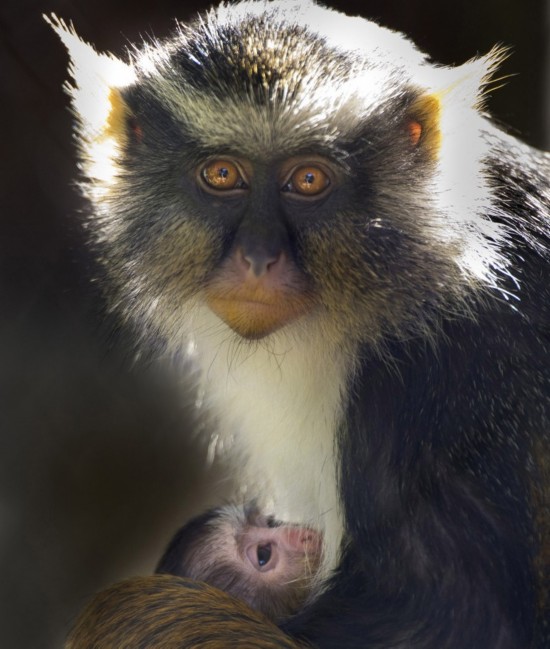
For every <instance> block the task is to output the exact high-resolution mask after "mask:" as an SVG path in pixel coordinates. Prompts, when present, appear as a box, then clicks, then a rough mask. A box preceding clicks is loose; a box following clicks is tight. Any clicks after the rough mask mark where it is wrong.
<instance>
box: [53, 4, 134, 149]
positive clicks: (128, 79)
mask: <svg viewBox="0 0 550 649" xmlns="http://www.w3.org/2000/svg"><path fill="white" fill-rule="evenodd" d="M44 19H45V20H46V22H47V23H49V24H50V25H51V27H52V28H53V30H54V31H55V32H56V34H57V35H58V36H59V38H60V39H61V40H62V41H63V44H64V45H65V47H66V48H67V50H68V52H69V56H70V58H71V62H70V65H69V72H70V74H71V77H72V78H73V80H74V85H71V84H69V83H68V84H67V85H66V90H67V92H68V93H69V94H70V96H71V98H72V104H73V109H74V111H75V113H76V114H77V116H78V117H79V119H80V124H81V129H82V130H81V135H82V137H83V138H85V139H87V140H93V139H95V138H96V137H97V136H99V135H100V134H101V133H102V132H103V131H104V130H105V128H106V125H107V124H108V121H109V115H110V113H111V109H112V106H111V99H110V98H111V97H112V94H111V93H112V91H113V90H116V89H118V88H123V87H125V86H128V85H130V84H132V83H134V81H135V78H136V77H135V71H134V68H133V67H132V66H131V65H129V64H127V63H124V62H123V61H121V60H119V59H117V58H116V57H114V56H113V55H111V54H100V53H98V52H96V51H95V49H94V48H93V47H92V46H91V45H89V44H88V43H86V42H85V41H83V40H82V39H81V38H79V37H78V36H77V34H76V32H75V30H74V27H73V26H72V25H70V26H67V24H66V23H65V21H63V20H62V19H60V18H58V17H57V16H56V15H55V14H52V15H51V16H44Z"/></svg>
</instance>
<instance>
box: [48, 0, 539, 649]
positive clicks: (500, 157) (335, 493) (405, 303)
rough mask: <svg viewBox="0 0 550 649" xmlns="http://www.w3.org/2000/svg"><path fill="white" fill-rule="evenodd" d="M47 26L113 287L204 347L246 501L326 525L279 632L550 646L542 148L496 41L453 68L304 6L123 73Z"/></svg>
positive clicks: (114, 294) (361, 639) (280, 5)
mask: <svg viewBox="0 0 550 649" xmlns="http://www.w3.org/2000/svg"><path fill="white" fill-rule="evenodd" d="M54 22H55V21H54ZM55 28H56V30H57V31H58V33H59V35H60V36H61V38H62V40H63V41H64V42H65V44H66V45H67V47H68V49H69V52H70V55H71V59H72V67H71V71H72V75H73V79H74V86H73V87H71V88H70V93H71V95H72V99H73V106H74V109H75V112H76V113H77V116H78V120H79V126H78V134H79V138H80V140H79V141H80V147H81V153H82V164H83V174H84V178H83V185H82V186H83V190H84V192H85V194H86V195H87V197H88V198H89V200H90V204H91V206H92V214H91V218H90V227H91V229H92V230H94V231H95V235H96V236H95V242H96V245H97V249H98V253H99V256H100V258H101V260H102V262H103V264H104V268H105V271H106V274H107V275H108V277H109V280H110V281H109V285H108V292H109V294H110V296H111V299H112V303H113V304H114V305H115V306H116V307H117V308H118V309H119V310H120V313H121V315H122V317H125V318H128V319H130V320H132V321H134V322H135V323H136V324H137V326H138V328H139V330H140V331H142V332H143V333H144V336H145V337H149V336H150V335H151V332H156V333H157V334H158V335H160V336H161V337H162V338H163V339H164V340H165V341H166V343H167V345H168V346H169V348H170V349H171V350H173V351H174V353H181V352H182V351H185V352H188V353H189V354H190V355H191V356H192V357H193V359H194V360H195V362H196V365H197V367H198V368H199V369H200V370H201V372H202V379H201V381H202V388H204V389H205V390H207V394H206V403H207V404H208V406H209V407H210V408H211V411H212V412H213V413H214V414H216V413H217V414H218V416H219V418H220V427H219V432H218V434H217V436H216V438H215V440H216V442H217V446H218V449H219V450H220V452H221V453H226V454H227V457H226V459H227V461H228V464H231V463H233V465H234V466H235V472H236V473H237V475H238V476H239V477H240V479H241V482H242V484H241V487H242V488H243V490H246V489H248V490H249V491H248V494H249V495H253V497H254V498H256V499H257V501H258V505H259V506H260V508H261V509H264V508H265V509H268V510H270V511H273V512H275V514H276V516H277V518H279V519H280V520H291V521H295V522H296V523H297V524H299V525H303V526H306V527H312V528H314V529H319V530H320V531H321V533H322V536H323V542H324V545H323V549H324V556H323V565H322V567H321V574H322V575H323V577H324V580H323V581H320V583H319V586H318V596H317V598H316V600H315V601H314V602H313V603H312V604H311V605H310V606H308V607H306V608H305V609H304V610H303V611H302V612H301V613H300V614H299V615H298V616H296V617H295V618H294V619H293V620H291V621H290V622H288V623H286V624H285V628H286V629H287V631H288V632H289V633H290V634H292V635H295V636H299V637H301V638H306V639H307V640H308V641H310V642H311V643H313V644H314V645H316V646H318V647H321V648H325V647H339V648H340V647H369V648H371V649H372V648H380V649H382V648H389V647H391V648H393V649H396V648H403V649H404V648H405V647H406V648H407V649H410V648H413V649H435V648H436V647H437V649H441V648H449V649H466V648H467V649H478V648H479V649H481V648H482V647H483V648H485V647H491V648H495V649H496V648H498V649H523V648H527V647H537V648H541V649H542V647H546V646H547V643H548V638H547V637H545V629H546V628H547V624H548V621H549V620H548V618H549V614H548V610H547V608H545V605H544V604H543V603H542V604H541V603H540V601H539V603H537V599H538V595H537V590H538V589H540V591H541V592H543V591H544V589H545V588H547V586H546V585H545V584H544V583H543V582H544V580H543V577H544V575H545V574H546V572H545V571H546V568H545V567H544V565H542V566H541V565H540V562H539V563H537V557H540V556H541V555H542V554H543V553H542V549H543V539H542V536H543V532H544V528H545V525H546V519H545V518H544V513H545V512H547V508H548V497H547V494H546V493H545V491H544V476H543V475H542V468H541V467H542V464H541V463H540V462H539V460H540V459H541V458H544V457H545V456H546V454H547V449H548V420H549V405H550V353H549V348H550V346H549V343H548V323H549V313H548V311H549V304H550V302H549V288H548V286H549V282H548V243H549V241H548V231H549V220H548V214H549V206H550V191H549V182H548V174H549V171H550V161H549V158H548V156H547V155H545V154H543V153H540V152H538V151H535V150H533V149H531V148H529V147H527V146H525V145H523V144H521V143H520V142H518V141H517V140H516V139H514V138H512V137H510V136H509V135H507V134H506V133H504V132H503V131H502V130H500V129H498V128H497V127H495V126H494V125H493V124H492V123H491V122H490V120H489V119H488V118H487V117H486V116H485V115H484V113H483V107H482V97H483V94H484V93H485V92H486V87H487V84H488V83H489V82H490V77H491V73H492V72H493V70H494V68H495V67H496V66H497V64H498V62H499V59H500V58H501V56H502V53H501V52H499V51H498V50H495V51H493V52H492V53H490V54H489V55H488V56H487V57H484V58H481V59H478V60H475V61H471V62H469V63H466V64H464V65H463V66H460V67H457V68H442V67H437V66H434V65H432V64H430V63H429V62H428V61H427V60H426V57H425V56H424V55H423V54H422V53H420V52H418V50H416V49H415V47H414V46H413V45H412V44H411V43H410V42H408V41H407V40H406V39H405V38H404V37H403V36H402V35H400V34H397V33H394V32H391V31H389V30H386V29H383V28H380V27H379V26H377V25H375V24H373V23H371V22H369V21H366V20H363V19H354V18H348V17H346V16H343V15H341V14H339V13H336V12H333V11H330V10H327V9H324V8H321V7H318V6H316V5H315V4H313V3H312V2H310V1H302V0H279V1H275V2H272V3H269V2H263V1H260V2H243V3H240V4H237V5H234V6H221V7H220V8H218V9H215V10H213V11H212V12H210V13H209V14H207V15H206V16H203V17H202V18H201V19H199V20H197V21H195V22H193V23H191V24H190V25H188V26H185V25H180V26H179V28H178V31H177V33H176V34H175V36H174V37H173V39H170V40H168V41H166V42H165V43H160V44H159V43H156V42H155V43H151V44H146V45H144V46H143V47H142V48H141V50H136V51H135V52H132V53H131V55H130V61H129V62H128V63H123V62H122V61H119V60H116V59H114V58H113V57H110V56H107V55H100V54H96V53H95V52H94V51H93V49H92V48H91V47H90V46H88V45H86V44H85V43H83V42H82V41H80V40H79V39H78V37H77V36H76V35H75V34H74V33H73V32H72V31H71V30H69V29H67V28H66V26H65V25H64V24H63V23H61V22H59V21H57V22H55ZM213 443H214V442H213ZM227 449H230V450H229V451H227ZM541 512H542V514H541ZM244 633H246V631H245V632H244ZM546 633H547V632H546ZM184 646H185V645H184Z"/></svg>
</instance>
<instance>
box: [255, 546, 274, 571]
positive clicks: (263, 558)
mask: <svg viewBox="0 0 550 649" xmlns="http://www.w3.org/2000/svg"><path fill="white" fill-rule="evenodd" d="M256 557H257V559H258V565H259V566H260V568H263V567H264V566H266V565H267V564H268V563H269V560H270V559H271V543H268V544H267V545H259V546H258V548H257V549H256Z"/></svg>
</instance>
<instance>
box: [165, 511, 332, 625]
mask: <svg viewBox="0 0 550 649" xmlns="http://www.w3.org/2000/svg"><path fill="white" fill-rule="evenodd" d="M321 553H322V538H321V535H320V534H319V532H316V531H315V530H313V529H310V528H307V527H300V526H298V525H290V524H283V523H279V522H277V521H275V520H274V519H273V518H271V517H266V516H263V515H262V514H261V513H260V511H259V510H258V509H257V507H255V506H254V505H245V506H236V505H227V506H224V507H218V508H216V509H212V510H210V511H208V512H206V513H205V514H202V515H200V516H197V517H196V518H194V519H192V520H191V521H190V522H189V523H187V524H186V525H184V526H183V527H182V528H181V529H180V530H179V531H178V532H177V533H176V535H175V536H174V538H173V539H172V541H171V542H170V544H169V546H168V548H167V549H166V551H165V553H164V555H163V557H162V558H161V560H160V562H159V564H158V566H157V569H156V572H157V573H166V574H172V575H178V576H180V577H189V578H191V579H195V580H197V581H204V582H206V583H208V584H210V585H211V586H215V587H216V588H219V589H220V590H223V591H225V592H226V593H229V594H230V595H233V596H234V597H237V598H239V599H241V600H243V601H245V602H246V603H247V604H248V605H249V606H250V607H251V608H253V609H255V610H257V611H260V612H261V613H263V614H264V615H266V616H267V617H269V618H270V619H271V620H273V621H275V622H279V621H281V620H282V619H284V618H286V617H288V616H290V615H292V614H293V613H296V612H297V611H298V610H299V609H300V608H301V607H302V606H303V604H304V602H305V601H306V599H307V597H308V595H309V593H310V591H311V586H312V583H313V580H314V578H315V575H316V573H317V569H318V567H319V563H320V559H321Z"/></svg>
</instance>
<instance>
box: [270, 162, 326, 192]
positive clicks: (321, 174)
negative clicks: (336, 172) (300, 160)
mask: <svg viewBox="0 0 550 649" xmlns="http://www.w3.org/2000/svg"><path fill="white" fill-rule="evenodd" d="M329 185H330V177H329V175H328V173H326V172H325V171H324V170H323V169H321V168H320V167H317V166H314V165H304V166H301V167H298V168H296V169H295V170H294V171H293V172H292V174H291V176H290V178H289V179H288V181H287V182H286V184H285V185H284V186H283V189H282V191H284V192H292V193H295V194H300V195H301V196H304V197H307V196H317V195H319V194H321V193H323V192H324V191H325V189H327V187H329Z"/></svg>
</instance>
